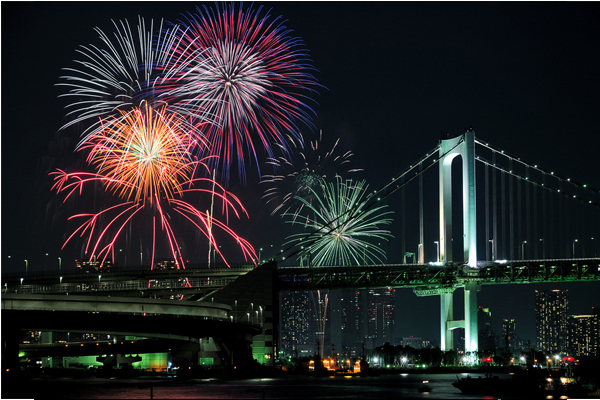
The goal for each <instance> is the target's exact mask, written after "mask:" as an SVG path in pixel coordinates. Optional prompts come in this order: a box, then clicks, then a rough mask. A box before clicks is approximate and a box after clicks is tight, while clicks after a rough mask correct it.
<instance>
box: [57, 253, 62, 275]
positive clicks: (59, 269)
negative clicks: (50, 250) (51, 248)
mask: <svg viewBox="0 0 600 400" xmlns="http://www.w3.org/2000/svg"><path fill="white" fill-rule="evenodd" d="M61 264H62V260H61V259H60V257H58V273H59V274H60V272H61V266H62V265H61Z"/></svg>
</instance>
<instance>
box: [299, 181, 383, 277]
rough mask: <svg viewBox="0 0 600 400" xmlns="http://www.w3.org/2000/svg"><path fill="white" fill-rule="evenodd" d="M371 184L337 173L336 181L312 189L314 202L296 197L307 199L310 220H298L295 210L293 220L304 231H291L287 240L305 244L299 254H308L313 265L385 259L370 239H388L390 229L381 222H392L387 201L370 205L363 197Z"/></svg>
mask: <svg viewBox="0 0 600 400" xmlns="http://www.w3.org/2000/svg"><path fill="white" fill-rule="evenodd" d="M367 188H368V185H366V184H365V182H364V181H360V182H356V183H354V182H352V180H347V181H346V182H343V181H342V179H341V178H340V177H336V180H335V183H327V184H325V186H324V187H323V192H322V193H318V192H316V191H314V190H313V191H312V192H313V195H314V197H315V199H314V201H313V202H312V203H311V202H309V201H308V200H306V199H304V198H301V197H297V199H298V200H299V201H301V202H302V203H304V206H305V207H304V211H303V213H302V214H301V215H302V217H306V219H307V221H308V223H307V224H304V223H299V222H297V221H296V214H288V216H290V217H292V219H291V220H290V221H288V222H289V223H291V224H295V225H302V226H303V229H304V232H302V233H297V234H293V235H290V236H289V237H288V238H287V239H288V242H287V243H288V244H303V245H304V251H303V252H302V253H301V254H300V258H301V259H304V258H306V257H308V259H309V264H310V265H312V266H331V265H334V266H346V265H368V264H376V263H378V262H382V260H383V259H385V252H384V251H383V250H382V249H381V248H380V247H379V245H374V244H373V243H370V242H369V240H372V239H383V240H387V239H388V238H390V237H392V235H391V234H390V232H389V231H387V230H383V229H380V228H379V227H380V226H383V225H388V224H390V223H391V222H392V219H391V218H389V215H390V214H391V212H390V211H385V208H387V205H377V206H374V207H367V206H366V205H367V203H366V202H365V201H364V199H365V198H366V194H367Z"/></svg>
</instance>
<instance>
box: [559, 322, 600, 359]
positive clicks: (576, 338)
mask: <svg viewBox="0 0 600 400" xmlns="http://www.w3.org/2000/svg"><path fill="white" fill-rule="evenodd" d="M599 316H600V315H599V314H598V312H595V313H593V314H591V315H569V317H568V318H567V327H568V336H567V342H568V350H569V354H570V355H573V356H579V357H581V356H584V357H585V356H587V357H597V356H598V355H599V352H598V345H599V343H598V322H599V321H598V318H599Z"/></svg>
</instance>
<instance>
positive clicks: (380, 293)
mask: <svg viewBox="0 0 600 400" xmlns="http://www.w3.org/2000/svg"><path fill="white" fill-rule="evenodd" d="M394 293H395V290H394V289H391V288H389V289H368V290H367V310H366V311H367V318H366V321H365V322H366V335H365V339H369V340H372V342H373V345H374V347H377V346H383V345H384V344H385V343H386V342H390V343H393V342H394V317H395V313H394Z"/></svg>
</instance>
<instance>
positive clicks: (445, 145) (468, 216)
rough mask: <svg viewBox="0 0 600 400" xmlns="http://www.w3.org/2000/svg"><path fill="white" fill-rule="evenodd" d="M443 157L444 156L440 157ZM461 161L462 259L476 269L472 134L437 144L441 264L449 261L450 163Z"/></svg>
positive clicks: (473, 147) (450, 250) (471, 132)
mask: <svg viewBox="0 0 600 400" xmlns="http://www.w3.org/2000/svg"><path fill="white" fill-rule="evenodd" d="M446 153H447V154H446ZM442 155H444V156H442ZM456 156H461V158H462V160H461V161H462V182H463V183H462V186H463V190H462V192H463V235H464V238H463V259H462V260H461V262H462V261H464V262H465V263H467V264H468V265H469V266H470V267H472V268H475V267H477V229H476V220H475V219H476V214H475V132H473V128H470V129H469V130H468V131H467V132H465V134H464V135H461V136H458V137H455V138H452V139H444V140H441V141H440V169H439V174H440V183H439V185H440V261H442V262H448V261H454V259H453V257H452V160H454V158H455V157H456Z"/></svg>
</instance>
